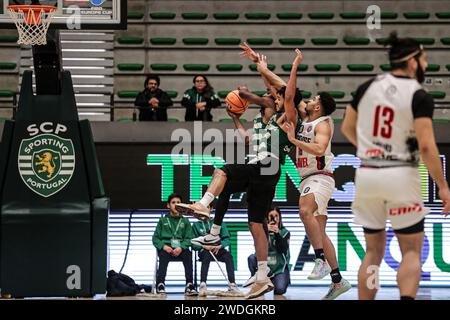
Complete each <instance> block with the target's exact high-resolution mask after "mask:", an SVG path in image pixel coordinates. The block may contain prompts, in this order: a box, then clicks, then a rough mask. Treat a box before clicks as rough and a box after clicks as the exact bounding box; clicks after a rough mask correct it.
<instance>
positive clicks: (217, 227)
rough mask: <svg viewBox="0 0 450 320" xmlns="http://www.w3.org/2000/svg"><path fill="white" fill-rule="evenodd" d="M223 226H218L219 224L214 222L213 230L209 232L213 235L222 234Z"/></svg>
mask: <svg viewBox="0 0 450 320" xmlns="http://www.w3.org/2000/svg"><path fill="white" fill-rule="evenodd" d="M221 228H222V227H221V226H218V225H217V224H213V225H212V227H211V231H210V232H209V233H210V234H211V235H213V236H218V235H219V234H220V229H221Z"/></svg>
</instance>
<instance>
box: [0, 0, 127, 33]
mask: <svg viewBox="0 0 450 320" xmlns="http://www.w3.org/2000/svg"><path fill="white" fill-rule="evenodd" d="M39 2H40V4H41V5H50V6H55V7H57V10H56V14H55V16H54V17H53V21H52V23H51V25H50V28H51V29H52V28H57V29H73V30H77V29H79V30H89V29H103V30H108V29H126V27H127V1H126V0H40V1H39ZM23 4H26V5H30V4H32V1H31V0H0V28H1V29H3V28H14V27H15V26H14V23H13V22H12V20H11V18H10V17H9V15H8V12H7V7H8V6H9V5H23Z"/></svg>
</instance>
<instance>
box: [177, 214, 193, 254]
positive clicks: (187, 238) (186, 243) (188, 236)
mask: <svg viewBox="0 0 450 320" xmlns="http://www.w3.org/2000/svg"><path fill="white" fill-rule="evenodd" d="M185 223H186V228H185V229H184V237H183V240H182V241H181V243H180V246H181V248H182V249H183V250H185V249H187V248H189V247H190V246H191V240H192V238H194V235H193V233H192V226H191V223H190V222H189V220H188V219H186V220H185Z"/></svg>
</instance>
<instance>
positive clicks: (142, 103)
mask: <svg viewBox="0 0 450 320" xmlns="http://www.w3.org/2000/svg"><path fill="white" fill-rule="evenodd" d="M134 105H135V106H137V107H140V108H148V107H149V105H148V100H147V98H146V97H145V94H144V92H141V93H139V94H138V96H137V97H136V100H134Z"/></svg>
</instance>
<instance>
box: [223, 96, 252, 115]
mask: <svg viewBox="0 0 450 320" xmlns="http://www.w3.org/2000/svg"><path fill="white" fill-rule="evenodd" d="M225 101H226V103H227V104H228V105H227V109H228V110H230V112H233V113H236V114H243V113H244V112H245V110H247V108H248V101H247V100H245V99H243V98H241V97H240V96H239V90H233V91H231V92H230V93H228V95H227V97H226V98H225Z"/></svg>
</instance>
